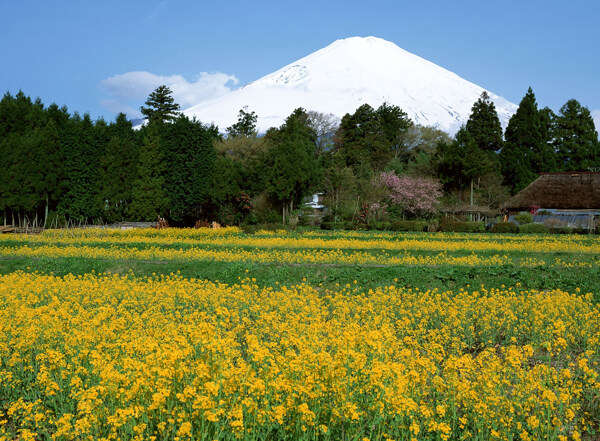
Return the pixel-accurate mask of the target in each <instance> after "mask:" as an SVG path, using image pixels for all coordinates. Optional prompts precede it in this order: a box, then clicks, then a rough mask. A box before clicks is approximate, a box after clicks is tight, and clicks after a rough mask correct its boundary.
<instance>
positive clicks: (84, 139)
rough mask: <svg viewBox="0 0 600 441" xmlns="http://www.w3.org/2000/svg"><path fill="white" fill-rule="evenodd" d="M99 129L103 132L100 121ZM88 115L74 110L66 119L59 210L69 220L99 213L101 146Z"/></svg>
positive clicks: (100, 137)
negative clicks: (63, 169)
mask: <svg viewBox="0 0 600 441" xmlns="http://www.w3.org/2000/svg"><path fill="white" fill-rule="evenodd" d="M98 131H99V132H102V131H104V127H103V125H102V123H100V126H99V127H98ZM102 138H103V136H99V134H98V133H97V132H96V129H95V127H94V123H93V122H92V120H91V118H90V116H89V115H88V114H85V115H84V116H83V118H82V117H80V116H79V115H78V114H77V113H75V115H74V116H73V118H71V120H70V121H69V128H68V131H67V134H66V136H65V138H64V139H63V149H64V158H65V175H66V178H67V184H66V188H67V189H66V191H65V194H64V196H63V197H62V198H61V201H60V204H59V211H60V212H61V213H62V214H64V215H66V216H68V217H69V218H71V219H75V220H80V221H84V220H87V221H91V220H93V219H94V218H96V217H97V216H98V215H100V214H101V213H100V212H99V207H98V204H97V200H98V196H97V194H98V190H99V189H98V182H99V172H100V168H99V164H100V158H101V157H102V154H103V151H102V150H103V146H102V144H99V140H101V139H102Z"/></svg>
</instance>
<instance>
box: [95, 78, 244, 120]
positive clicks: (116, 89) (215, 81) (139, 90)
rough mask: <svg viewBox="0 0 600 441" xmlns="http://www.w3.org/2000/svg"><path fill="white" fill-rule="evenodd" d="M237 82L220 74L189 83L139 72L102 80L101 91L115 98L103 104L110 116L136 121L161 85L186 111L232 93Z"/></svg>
mask: <svg viewBox="0 0 600 441" xmlns="http://www.w3.org/2000/svg"><path fill="white" fill-rule="evenodd" d="M238 82H239V81H238V79H237V78H236V77H235V75H227V74H224V73H220V72H216V73H208V72H202V73H200V74H199V75H198V76H197V77H196V79H195V80H194V81H191V82H190V81H187V80H186V79H185V78H184V77H183V76H181V75H169V76H164V75H156V74H153V73H150V72H145V71H136V72H127V73H124V74H119V75H115V76H112V77H110V78H107V79H105V80H102V81H101V82H100V87H101V88H102V89H103V90H104V91H105V92H106V93H107V94H108V95H110V96H111V97H112V98H110V99H105V100H103V101H102V105H103V106H104V107H106V108H107V109H108V110H110V111H111V112H115V113H117V112H124V113H126V114H127V115H128V116H130V117H133V118H136V117H139V116H141V113H140V112H139V106H140V105H142V104H143V103H144V101H145V99H146V98H147V97H148V95H149V94H150V93H151V92H152V91H153V90H154V89H156V88H157V87H158V86H160V85H163V84H164V85H166V86H168V87H169V88H170V89H171V90H172V91H173V98H174V99H175V102H177V103H178V104H179V105H180V106H181V108H182V109H185V108H186V107H190V106H193V105H196V104H199V103H200V102H202V101H206V100H210V99H213V98H217V97H219V96H221V95H224V94H225V93H227V92H230V91H231V90H232V88H233V86H235V85H236V84H238ZM136 109H138V110H136Z"/></svg>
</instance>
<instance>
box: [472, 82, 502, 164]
mask: <svg viewBox="0 0 600 441" xmlns="http://www.w3.org/2000/svg"><path fill="white" fill-rule="evenodd" d="M465 128H466V131H467V133H468V134H469V136H470V137H471V139H472V140H473V142H474V143H475V145H476V147H477V148H478V149H479V150H483V151H489V152H497V151H498V150H500V149H501V148H502V126H501V125H500V120H499V119H498V114H497V113H496V107H495V106H494V103H493V102H492V101H491V100H490V97H489V95H488V94H487V92H485V91H484V92H483V93H482V94H481V97H480V98H479V99H478V100H477V101H476V102H475V104H473V107H472V109H471V116H470V117H469V120H468V121H467V124H466V126H465Z"/></svg>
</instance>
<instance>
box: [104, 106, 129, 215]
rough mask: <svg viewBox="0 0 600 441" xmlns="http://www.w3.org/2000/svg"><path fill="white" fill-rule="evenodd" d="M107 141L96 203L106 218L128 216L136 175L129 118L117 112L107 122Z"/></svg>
mask: <svg viewBox="0 0 600 441" xmlns="http://www.w3.org/2000/svg"><path fill="white" fill-rule="evenodd" d="M109 137H110V139H109V141H108V143H107V145H106V150H105V154H104V155H103V157H102V158H101V160H100V169H101V170H100V183H99V193H98V196H99V198H100V200H99V205H100V207H101V209H102V213H103V214H102V217H103V218H104V219H106V220H107V221H109V222H116V221H124V220H126V219H128V217H129V206H130V204H131V200H132V197H133V195H132V193H133V184H134V181H135V180H136V177H137V163H138V147H137V144H136V139H135V138H136V135H135V133H134V131H133V127H132V124H131V121H129V120H128V119H127V117H126V116H125V114H123V113H120V114H119V115H117V118H116V120H115V122H114V123H112V124H111V125H110V126H109Z"/></svg>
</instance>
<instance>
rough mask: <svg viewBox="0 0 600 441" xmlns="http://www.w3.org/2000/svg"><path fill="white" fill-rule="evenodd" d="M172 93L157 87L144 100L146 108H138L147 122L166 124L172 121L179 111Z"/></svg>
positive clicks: (163, 86) (162, 87)
mask: <svg viewBox="0 0 600 441" xmlns="http://www.w3.org/2000/svg"><path fill="white" fill-rule="evenodd" d="M172 94H173V92H172V91H171V89H169V88H168V87H167V86H165V85H162V86H158V87H157V88H156V89H155V90H154V91H153V92H152V93H151V94H150V95H149V96H148V99H147V100H146V103H145V104H146V106H148V107H144V106H142V107H140V112H142V115H144V116H145V117H146V119H147V120H148V122H155V123H156V122H161V123H163V122H168V121H173V120H174V119H175V118H176V117H177V115H178V110H179V104H177V103H176V102H175V99H174V98H173V96H172Z"/></svg>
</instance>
